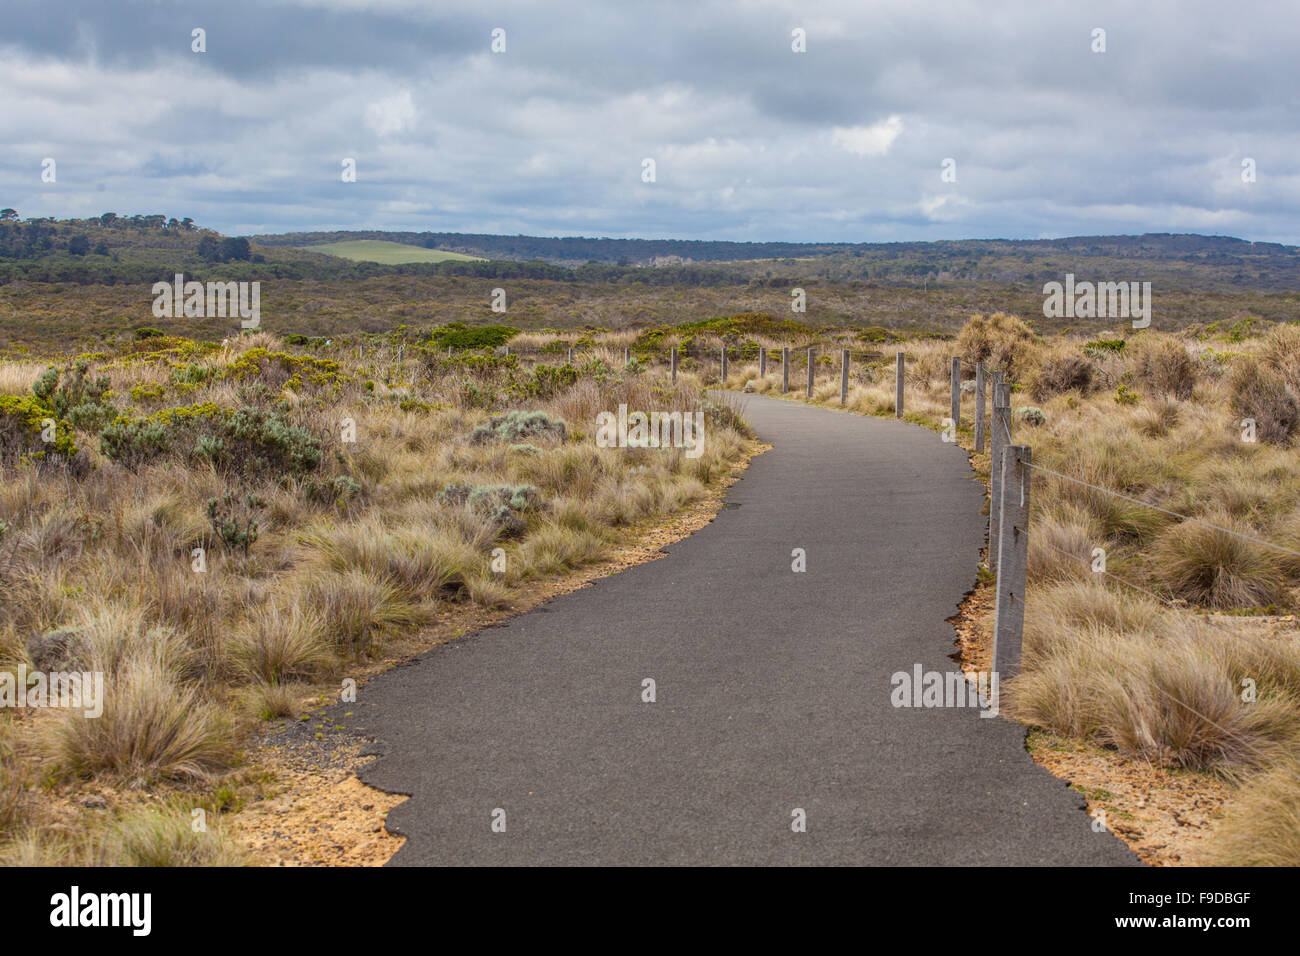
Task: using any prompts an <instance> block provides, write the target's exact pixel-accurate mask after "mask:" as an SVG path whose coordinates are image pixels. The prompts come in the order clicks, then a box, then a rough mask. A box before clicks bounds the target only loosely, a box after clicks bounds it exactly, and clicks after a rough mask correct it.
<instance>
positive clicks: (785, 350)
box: [781, 345, 790, 395]
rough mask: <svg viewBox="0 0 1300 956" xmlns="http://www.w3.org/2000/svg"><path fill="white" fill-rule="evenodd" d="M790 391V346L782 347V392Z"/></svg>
mask: <svg viewBox="0 0 1300 956" xmlns="http://www.w3.org/2000/svg"><path fill="white" fill-rule="evenodd" d="M788 391H790V346H788V345H783V346H782V347H781V394H782V395H784V394H785V393H786V392H788Z"/></svg>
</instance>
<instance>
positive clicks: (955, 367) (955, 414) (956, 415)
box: [949, 355, 961, 433]
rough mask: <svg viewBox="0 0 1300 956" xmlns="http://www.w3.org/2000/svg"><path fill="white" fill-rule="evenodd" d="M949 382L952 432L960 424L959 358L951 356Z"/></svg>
mask: <svg viewBox="0 0 1300 956" xmlns="http://www.w3.org/2000/svg"><path fill="white" fill-rule="evenodd" d="M949 384H950V385H951V386H952V403H951V411H952V427H953V431H954V433H955V432H956V430H957V428H958V427H960V425H961V359H960V358H959V357H958V356H955V355H954V356H953V359H952V374H951V375H950V376H949Z"/></svg>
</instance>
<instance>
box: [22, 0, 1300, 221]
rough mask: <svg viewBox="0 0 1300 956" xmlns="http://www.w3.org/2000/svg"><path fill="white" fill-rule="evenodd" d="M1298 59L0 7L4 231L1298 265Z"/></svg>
mask: <svg viewBox="0 0 1300 956" xmlns="http://www.w3.org/2000/svg"><path fill="white" fill-rule="evenodd" d="M196 29H201V30H203V31H204V34H203V45H204V46H205V50H204V52H196V50H195V49H194V47H195V46H196V45H197V41H196V40H195V38H194V31H195V30H196ZM1098 30H1102V31H1104V35H1102V34H1098V33H1097V31H1098ZM495 31H503V32H497V33H495V36H496V37H497V40H496V44H495V45H496V46H497V47H498V48H501V47H503V49H499V50H494V49H493V46H494V32H495ZM1103 45H1104V50H1099V49H1098V47H1100V46H1103ZM800 46H802V47H803V50H802V52H799V51H797V50H796V48H797V47H800ZM1297 50H1300V4H1297V3H1296V2H1295V0H1285V2H1271V0H1259V2H1254V0H1252V2H1250V3H1245V4H1233V3H1224V2H1221V0H1220V2H1199V0H1184V2H1167V0H1123V2H1115V3H1111V2H1097V3H1088V2H1079V0H1074V2H1056V0H1037V2H1023V3H1022V2H1017V0H986V2H959V0H953V2H941V0H931V2H926V3H920V2H917V0H848V2H841V0H818V2H805V3H793V2H768V0H716V2H713V0H688V2H672V0H636V2H632V0H620V2H604V3H598V2H595V0H585V2H574V3H570V2H568V0H545V2H536V3H518V2H500V3H494V2H474V3H469V4H467V3H464V2H458V3H454V4H453V3H441V2H428V0H424V2H421V0H222V2H219V3H208V2H184V3H182V2H169V0H148V2H146V0H113V2H104V0H35V2H29V0H5V2H4V4H3V6H2V7H0V102H2V103H3V109H0V144H3V145H0V206H10V207H13V208H15V209H17V210H18V212H19V214H20V215H22V216H24V217H28V216H54V217H57V218H67V217H86V216H92V215H98V214H100V213H103V212H108V211H113V212H117V213H119V214H135V213H141V214H150V213H162V214H165V215H167V216H169V217H171V216H175V217H178V218H179V217H185V216H189V217H192V218H193V219H194V220H195V221H196V222H198V224H199V225H202V226H208V227H211V228H214V229H218V230H220V231H222V232H225V233H231V234H254V233H265V232H289V231H307V230H312V231H316V230H334V229H391V230H413V231H425V230H430V231H435V232H482V233H503V234H511V235H513V234H528V235H542V236H566V235H583V236H614V237H640V238H682V239H731V240H751V241H810V242H814V241H825V242H830V241H837V242H883V241H903V240H934V239H960V238H997V237H1004V238H1027V239H1032V238H1052V237H1060V236H1074V235H1099V234H1135V233H1143V232H1191V233H1201V234H1206V235H1230V236H1239V237H1242V238H1246V239H1252V240H1257V241H1273V242H1286V243H1300V122H1297V120H1298V119H1300V116H1297V113H1298V111H1300V106H1298V105H1297V104H1298V103H1300V96H1298V95H1297V87H1298V86H1300V83H1298V82H1297V81H1298V80H1300V57H1298V56H1297ZM50 159H52V160H54V164H53V174H54V175H53V179H54V181H53V182H49V181H44V180H43V178H42V177H43V173H44V176H45V179H49V178H50V177H49V164H48V163H46V160H50ZM347 159H351V160H353V161H354V163H355V170H356V177H355V181H354V182H344V181H343V179H344V171H343V164H344V161H345V160H347ZM647 160H652V161H653V181H647V179H648V178H649V167H648V164H647V162H646V161H647ZM945 161H951V162H947V163H946V162H945ZM1243 164H1246V166H1243ZM1247 167H1248V168H1247ZM1251 170H1253V181H1246V180H1248V179H1251V178H1252V177H1251V176H1249V175H1247V173H1249V172H1250V171H1251Z"/></svg>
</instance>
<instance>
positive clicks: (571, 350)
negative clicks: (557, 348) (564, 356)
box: [569, 349, 573, 365]
mask: <svg viewBox="0 0 1300 956" xmlns="http://www.w3.org/2000/svg"><path fill="white" fill-rule="evenodd" d="M569 364H570V365H572V364H573V349H569Z"/></svg>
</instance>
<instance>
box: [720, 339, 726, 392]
mask: <svg viewBox="0 0 1300 956" xmlns="http://www.w3.org/2000/svg"><path fill="white" fill-rule="evenodd" d="M720 384H722V385H726V384H727V347H726V346H725V345H724V346H723V347H722V379H721V382H720Z"/></svg>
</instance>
